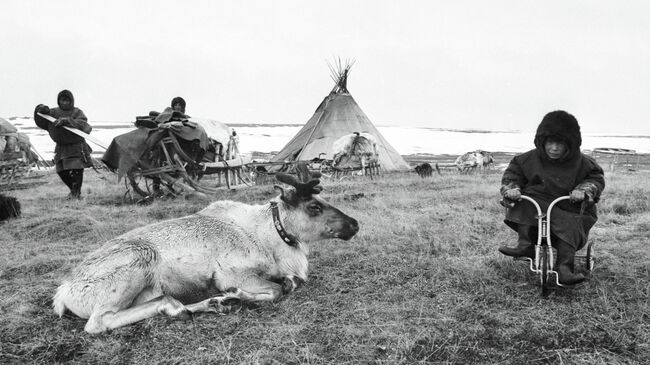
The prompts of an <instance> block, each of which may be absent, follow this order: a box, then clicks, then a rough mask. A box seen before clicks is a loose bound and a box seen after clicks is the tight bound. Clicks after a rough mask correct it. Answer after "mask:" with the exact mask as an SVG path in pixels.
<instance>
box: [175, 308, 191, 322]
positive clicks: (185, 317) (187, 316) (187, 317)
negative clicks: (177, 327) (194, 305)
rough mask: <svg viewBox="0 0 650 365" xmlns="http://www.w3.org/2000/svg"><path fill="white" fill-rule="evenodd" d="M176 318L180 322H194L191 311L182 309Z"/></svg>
mask: <svg viewBox="0 0 650 365" xmlns="http://www.w3.org/2000/svg"><path fill="white" fill-rule="evenodd" d="M177 317H178V318H179V319H180V320H182V321H193V320H194V313H192V312H191V311H189V310H187V309H184V310H182V311H180V312H179V313H178V315H177Z"/></svg>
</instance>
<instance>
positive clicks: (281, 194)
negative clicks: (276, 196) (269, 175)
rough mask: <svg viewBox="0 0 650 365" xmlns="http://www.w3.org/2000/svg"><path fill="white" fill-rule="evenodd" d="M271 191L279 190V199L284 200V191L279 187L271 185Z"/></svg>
mask: <svg viewBox="0 0 650 365" xmlns="http://www.w3.org/2000/svg"><path fill="white" fill-rule="evenodd" d="M273 189H275V190H280V198H284V189H283V188H282V186H280V185H273Z"/></svg>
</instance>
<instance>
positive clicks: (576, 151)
mask: <svg viewBox="0 0 650 365" xmlns="http://www.w3.org/2000/svg"><path fill="white" fill-rule="evenodd" d="M549 137H554V138H555V139H560V140H562V141H563V142H564V143H565V144H566V145H567V147H568V150H567V152H566V153H565V155H564V156H562V157H561V158H559V159H557V160H553V159H550V158H549V157H548V156H547V154H546V152H545V150H544V143H545V141H546V140H547V139H548V138H549ZM581 144H582V137H581V135H580V126H579V125H578V122H577V120H575V118H574V117H573V116H572V115H571V114H569V113H566V112H562V111H557V112H551V113H549V114H547V116H545V117H544V119H543V120H542V122H541V123H540V125H539V127H538V128H537V133H536V134H535V147H536V148H535V149H534V150H530V151H528V152H526V153H523V154H521V155H518V156H515V157H514V158H513V159H512V161H510V164H509V165H508V167H507V168H506V170H505V172H504V174H503V177H502V179H501V185H502V186H501V193H502V194H503V193H504V192H505V191H506V190H508V189H512V188H519V189H520V190H521V193H522V194H524V195H528V196H530V197H532V198H534V199H535V200H536V201H537V202H538V203H539V204H540V207H541V208H542V211H543V212H544V213H545V212H546V209H547V208H548V206H549V204H550V203H551V202H552V201H553V200H554V199H556V198H558V197H560V196H563V195H569V193H570V192H571V191H572V190H575V189H577V190H582V191H584V192H585V193H586V195H587V199H586V200H587V201H586V204H585V207H584V211H582V208H583V207H582V205H581V204H580V203H577V204H574V203H571V202H569V201H562V202H560V203H558V204H557V205H556V206H555V207H556V208H554V210H553V214H552V222H551V231H552V232H553V233H554V234H555V235H556V236H558V237H559V238H561V239H563V240H564V241H566V242H568V243H569V244H571V245H572V246H574V247H575V248H577V249H579V248H581V247H582V246H584V244H585V243H586V242H587V237H588V233H589V230H590V229H591V227H592V226H593V225H594V223H596V220H597V219H598V216H597V211H596V205H595V203H597V202H598V201H599V200H600V194H601V193H602V191H603V189H604V188H605V179H604V174H603V169H602V168H601V167H600V166H599V165H598V163H596V161H594V160H593V159H592V158H591V157H589V156H586V155H584V154H583V153H582V152H580V145H581ZM536 214H537V212H536V211H535V209H534V207H533V205H532V204H531V203H529V202H520V203H518V204H516V205H515V206H514V207H512V208H509V209H508V210H507V212H506V219H505V222H506V224H508V226H510V227H512V228H513V229H515V230H516V228H517V225H518V224H527V225H532V226H537V219H536V218H535V216H536Z"/></svg>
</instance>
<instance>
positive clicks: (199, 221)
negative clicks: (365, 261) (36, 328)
mask: <svg viewBox="0 0 650 365" xmlns="http://www.w3.org/2000/svg"><path fill="white" fill-rule="evenodd" d="M298 172H299V178H300V179H296V178H295V177H294V176H290V175H285V174H278V175H276V176H277V178H278V180H280V181H281V182H284V183H286V184H288V185H292V186H293V187H294V189H287V190H284V189H282V188H280V187H277V188H279V190H280V191H281V194H280V195H279V196H277V197H276V198H274V199H272V200H271V201H270V203H267V204H264V205H247V204H243V203H238V202H233V201H219V202H215V203H212V204H211V205H209V206H208V207H206V208H205V209H203V210H201V211H200V212H198V213H196V214H193V215H190V216H187V217H182V218H176V219H172V220H167V221H163V222H159V223H155V224H151V225H148V226H145V227H141V228H138V229H134V230H132V231H130V232H127V233H125V234H123V235H121V236H119V237H116V238H114V239H112V240H110V241H108V242H106V244H105V245H104V246H103V247H101V248H99V249H98V250H96V251H94V252H92V253H90V254H89V255H88V256H87V257H86V258H85V259H84V260H83V261H82V262H81V264H80V265H79V266H78V267H77V268H76V269H75V270H74V271H73V272H72V275H71V278H70V279H68V280H67V281H65V282H64V283H63V284H62V285H61V286H60V287H59V288H58V290H57V292H56V295H55V296H54V311H55V312H56V313H57V314H58V315H59V316H61V315H63V313H64V312H65V310H66V309H67V310H69V311H71V312H72V313H74V314H76V315H77V316H79V317H82V318H88V321H87V322H86V325H85V328H84V329H85V330H86V331H87V332H90V333H98V332H102V331H105V330H108V329H113V328H117V327H121V326H125V325H128V324H131V323H134V322H137V321H140V320H143V319H146V318H150V317H153V316H155V315H157V314H166V315H169V316H177V315H188V314H192V313H199V312H219V311H224V310H226V309H227V308H228V303H230V302H232V301H233V300H243V301H273V300H276V299H278V298H280V297H281V296H282V295H283V294H285V293H289V292H292V291H293V290H295V289H296V288H297V287H298V285H300V284H301V283H302V282H304V281H306V280H307V270H308V262H307V253H308V247H307V245H306V243H308V242H314V241H318V240H323V239H328V238H339V239H343V240H349V239H351V238H352V237H353V236H354V235H355V234H356V233H357V232H358V230H359V225H358V223H357V221H356V220H355V219H354V218H351V217H349V216H347V215H345V214H344V213H343V212H341V211H340V210H338V209H336V208H334V207H333V206H331V205H330V204H328V203H327V202H325V201H324V200H323V199H322V198H320V197H319V196H318V195H317V194H318V193H319V192H320V191H321V190H322V187H321V186H320V185H318V184H319V180H318V179H317V178H314V177H313V176H310V175H309V170H308V169H307V167H306V166H305V165H300V166H298ZM318 176H319V174H318ZM316 177H317V176H316ZM184 303H191V304H184Z"/></svg>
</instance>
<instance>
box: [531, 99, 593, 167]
mask: <svg viewBox="0 0 650 365" xmlns="http://www.w3.org/2000/svg"><path fill="white" fill-rule="evenodd" d="M549 137H556V138H558V139H560V140H562V141H563V142H564V143H566V145H567V147H568V152H567V154H566V156H564V157H562V158H561V159H560V161H568V160H573V159H574V158H576V157H577V156H579V155H580V145H582V135H581V134H580V125H579V124H578V120H577V119H576V118H575V117H574V116H573V115H571V114H569V113H567V112H565V111H564V110H556V111H553V112H550V113H548V114H546V115H545V116H544V119H542V122H541V123H539V126H538V127H537V133H535V147H536V148H537V150H538V151H539V152H540V154H541V155H542V156H546V151H544V143H545V142H546V139H547V138H549Z"/></svg>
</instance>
